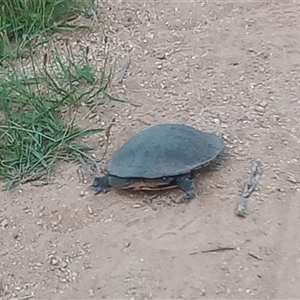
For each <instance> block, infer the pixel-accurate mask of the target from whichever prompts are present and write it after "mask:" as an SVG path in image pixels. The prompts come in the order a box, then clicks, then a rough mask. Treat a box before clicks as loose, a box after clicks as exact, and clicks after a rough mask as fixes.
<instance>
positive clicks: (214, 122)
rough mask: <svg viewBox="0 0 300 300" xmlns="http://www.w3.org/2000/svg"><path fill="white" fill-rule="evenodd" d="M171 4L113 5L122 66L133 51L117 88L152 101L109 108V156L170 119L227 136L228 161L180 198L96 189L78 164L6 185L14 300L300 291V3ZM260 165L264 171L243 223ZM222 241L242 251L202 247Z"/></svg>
mask: <svg viewBox="0 0 300 300" xmlns="http://www.w3.org/2000/svg"><path fill="white" fill-rule="evenodd" d="M161 2H162V1H161ZM161 2H159V1H149V2H147V3H146V4H139V2H128V1H127V2H126V3H123V2H118V3H116V1H108V2H107V3H106V4H105V8H106V19H103V20H104V22H105V24H106V27H107V28H106V29H105V30H106V34H107V36H108V37H109V43H110V51H111V53H113V54H114V55H115V56H116V57H118V58H120V59H119V62H118V65H119V66H120V67H121V66H122V65H123V64H125V63H126V61H127V59H128V58H129V55H130V54H129V53H130V51H131V54H132V64H131V67H130V72H129V74H128V77H127V78H126V80H125V81H124V83H123V85H116V86H115V90H116V91H118V92H119V94H122V93H124V94H125V96H126V97H127V98H129V99H130V100H131V101H132V102H134V103H136V104H139V105H140V106H139V107H134V106H130V105H124V104H119V103H116V102H111V103H110V104H109V105H108V108H109V110H107V109H106V108H105V109H104V110H102V109H103V108H99V116H100V119H101V121H103V122H106V123H107V122H108V121H109V120H110V119H111V118H112V117H115V118H116V126H114V127H113V135H112V136H111V139H110V146H109V149H108V154H107V159H108V158H109V157H110V155H111V154H112V153H113V151H115V150H116V149H117V148H118V147H119V146H120V145H121V144H122V143H123V142H124V141H125V140H127V139H128V138H129V137H130V136H132V135H133V134H135V133H136V132H138V131H139V130H141V129H142V128H146V127H147V126H148V125H150V124H157V123H170V122H179V123H186V124H189V125H192V126H195V127H197V128H199V129H203V130H207V131H210V132H215V133H218V134H220V135H222V136H223V137H224V139H225V140H226V144H227V151H226V152H227V153H226V158H224V159H221V161H220V163H219V165H216V166H213V167H212V168H211V170H210V171H209V172H206V173H204V174H202V175H201V174H200V175H199V176H198V178H197V187H198V191H197V198H196V199H194V200H193V201H192V202H191V203H189V204H188V205H184V204H179V205H176V204H174V203H173V201H172V200H176V199H178V197H180V196H181V195H182V193H181V192H180V191H177V190H174V191H168V192H162V193H159V194H157V195H153V194H147V193H138V194H132V195H131V194H128V193H121V192H115V191H112V192H111V193H109V194H107V195H102V196H94V195H93V192H92V191H91V190H90V189H89V188H88V183H90V182H91V180H92V178H89V179H88V180H89V182H88V183H87V184H86V185H80V184H78V179H77V174H76V170H77V167H76V166H70V167H68V168H64V169H63V170H61V172H59V174H58V176H57V179H56V181H55V182H53V184H51V185H48V186H44V187H41V188H36V187H31V186H30V185H25V186H23V187H22V188H20V189H16V190H14V191H12V192H9V193H4V192H2V194H1V198H0V199H1V200H0V201H1V210H0V225H1V226H0V237H1V238H0V260H1V263H0V270H1V272H0V280H1V285H0V296H3V297H4V299H6V298H10V297H11V296H16V297H23V296H24V295H30V293H33V294H34V295H35V298H36V299H46V298H47V299H54V298H55V299H88V298H91V299H101V298H110V299H112V298H114V299H117V298H118V299H121V298H122V299H154V298H156V299H158V298H160V299H170V298H172V299H175V298H176V299H177V298H183V299H199V298H204V299H224V298H226V299H237V298H238V299H258V298H259V299H274V298H281V299H282V298H285V299H288V298H290V299H291V298H298V297H299V295H300V289H299V279H300V278H299V276H300V275H299V274H300V259H299V257H300V256H299V254H300V253H299V251H300V239H299V233H298V231H299V230H298V228H299V227H298V226H299V225H300V224H299V216H300V204H299V201H298V200H299V196H300V195H299V182H300V175H299V156H300V155H299V153H300V152H299V150H300V145H299V132H300V125H299V122H298V120H299V94H300V84H299V82H300V53H299V51H300V50H299V49H300V33H299V28H300V19H299V13H300V5H299V4H297V3H287V2H286V3H282V4H276V3H267V2H264V3H262V2H261V3H242V2H239V3H238V4H231V3H228V4H226V3H225V2H221V1H220V2H219V3H205V2H202V3H187V2H185V3H183V2H174V1H171V2H168V3H167V2H165V1H164V4H162V3H161ZM102 18H104V17H101V19H102ZM99 38H100V39H101V38H102V36H101V34H95V35H92V36H91V35H89V36H86V37H82V40H83V41H84V40H87V42H88V43H89V44H90V45H91V48H93V45H95V44H97V43H99V40H97V39H99ZM100 109H101V110H100ZM93 121H94V120H92V121H91V122H93ZM93 142H94V143H95V146H97V148H98V151H97V153H96V154H97V155H99V156H100V155H101V153H102V151H103V149H101V147H100V146H99V141H98V138H95V139H94V140H93ZM255 160H258V161H260V162H261V164H262V168H263V171H264V175H263V178H262V180H261V183H260V185H259V187H258V189H257V190H256V191H255V192H254V193H253V194H252V196H251V198H250V199H249V203H248V204H249V205H248V210H249V215H248V216H247V218H244V219H240V218H237V217H236V216H235V214H234V212H235V209H236V204H237V201H238V199H239V194H240V192H241V189H242V187H243V183H244V180H246V178H247V176H248V172H249V170H250V168H251V165H252V163H253V161H255ZM81 191H83V192H85V193H83V194H84V195H83V196H80V192H81ZM147 199H148V202H149V199H152V205H151V206H149V205H148V204H145V200H147ZM218 247H234V248H235V250H228V251H223V252H215V253H203V252H202V251H204V250H209V249H214V248H218Z"/></svg>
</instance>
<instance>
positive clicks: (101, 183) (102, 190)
mask: <svg viewBox="0 0 300 300" xmlns="http://www.w3.org/2000/svg"><path fill="white" fill-rule="evenodd" d="M92 187H93V188H94V190H95V192H96V193H95V195H98V194H106V193H107V192H109V190H110V184H109V181H108V175H105V176H104V177H95V179H94V182H93V184H92Z"/></svg>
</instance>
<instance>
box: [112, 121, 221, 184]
mask: <svg viewBox="0 0 300 300" xmlns="http://www.w3.org/2000/svg"><path fill="white" fill-rule="evenodd" d="M224 147H225V145H224V142H223V140H222V139H221V138H220V137H218V136H217V135H215V134H210V133H205V132H202V131H199V130H197V129H195V128H193V127H190V126H187V125H182V124H161V125H155V126H152V127H149V128H147V129H145V130H143V131H141V132H139V133H138V134H136V135H135V136H133V137H132V138H131V139H129V140H128V141H127V142H126V143H125V144H124V145H123V146H122V147H121V148H120V149H119V150H117V151H116V152H115V154H114V155H113V157H112V160H111V161H110V163H109V164H108V167H107V171H108V173H109V174H110V175H114V176H118V177H123V178H149V179H151V178H161V177H168V176H177V175H182V174H186V173H189V172H190V171H192V170H195V169H198V168H200V167H201V166H203V165H205V164H207V163H209V162H210V161H212V160H213V159H215V158H216V157H217V155H218V154H220V153H221V152H222V150H223V149H224Z"/></svg>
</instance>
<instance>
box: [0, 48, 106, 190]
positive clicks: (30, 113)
mask: <svg viewBox="0 0 300 300" xmlns="http://www.w3.org/2000/svg"><path fill="white" fill-rule="evenodd" d="M67 49H68V51H67V53H68V56H66V57H64V56H62V54H61V53H59V51H57V50H56V51H54V54H53V57H51V60H52V61H53V62H54V63H53V64H49V63H48V60H49V57H48V56H47V55H45V56H44V62H43V64H42V67H37V65H38V64H35V63H34V58H33V57H32V75H29V74H28V71H27V72H26V71H25V67H24V68H23V72H22V73H21V74H20V73H19V72H18V71H16V70H14V69H13V68H12V69H11V70H10V71H7V70H6V69H4V68H0V77H1V80H0V109H1V111H2V116H1V115H0V179H5V180H7V182H6V185H5V187H6V188H7V189H10V188H12V187H14V186H16V185H17V184H19V183H24V182H27V181H30V180H37V179H40V178H42V177H44V176H46V175H47V174H48V175H49V174H51V172H52V171H53V169H54V166H55V164H56V163H57V161H61V160H63V161H68V162H70V161H75V162H79V163H81V164H91V165H92V167H93V168H94V169H97V162H96V161H95V160H94V159H93V157H92V156H90V155H89V154H87V153H88V152H87V150H88V148H87V147H85V146H84V145H81V144H78V141H79V140H81V139H82V138H86V137H88V136H90V135H93V134H95V133H98V132H101V131H102V129H101V128H96V129H80V128H78V127H77V126H76V115H77V109H78V107H80V106H82V104H83V103H84V104H85V105H86V106H88V107H90V109H94V108H95V106H96V105H99V104H102V103H103V98H104V97H106V95H109V94H108V89H109V86H110V82H111V80H112V71H111V70H110V71H107V70H106V68H107V64H106V63H104V66H105V68H103V69H102V70H101V72H100V73H99V72H96V71H95V69H94V68H93V66H92V65H91V64H89V61H88V59H87V55H88V50H85V51H83V52H82V54H83V55H82V57H81V59H77V58H76V59H75V58H74V55H73V54H72V50H71V47H69V46H67ZM106 59H107V58H106ZM106 59H105V60H106ZM96 98H100V99H102V102H101V101H98V102H97V101H96ZM95 102H96V103H95ZM66 112H68V113H67V114H66ZM66 116H69V118H67V119H68V120H67V121H66Z"/></svg>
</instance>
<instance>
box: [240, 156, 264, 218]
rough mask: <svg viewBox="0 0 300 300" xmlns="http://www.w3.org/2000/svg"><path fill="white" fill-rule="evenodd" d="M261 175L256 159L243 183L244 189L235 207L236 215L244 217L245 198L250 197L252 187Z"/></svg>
mask: <svg viewBox="0 0 300 300" xmlns="http://www.w3.org/2000/svg"><path fill="white" fill-rule="evenodd" d="M261 176H262V170H261V167H260V165H259V163H258V162H257V161H256V162H255V163H254V164H253V166H252V169H251V174H250V176H249V178H248V180H247V182H246V183H245V186H244V190H243V193H242V196H241V199H240V202H239V205H238V208H237V213H236V214H237V216H239V217H245V216H246V208H247V198H249V197H250V195H251V194H252V192H253V191H254V189H255V188H256V186H257V185H258V183H259V180H260V179H261Z"/></svg>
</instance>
